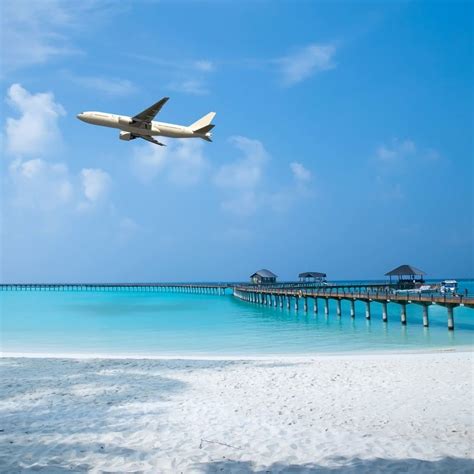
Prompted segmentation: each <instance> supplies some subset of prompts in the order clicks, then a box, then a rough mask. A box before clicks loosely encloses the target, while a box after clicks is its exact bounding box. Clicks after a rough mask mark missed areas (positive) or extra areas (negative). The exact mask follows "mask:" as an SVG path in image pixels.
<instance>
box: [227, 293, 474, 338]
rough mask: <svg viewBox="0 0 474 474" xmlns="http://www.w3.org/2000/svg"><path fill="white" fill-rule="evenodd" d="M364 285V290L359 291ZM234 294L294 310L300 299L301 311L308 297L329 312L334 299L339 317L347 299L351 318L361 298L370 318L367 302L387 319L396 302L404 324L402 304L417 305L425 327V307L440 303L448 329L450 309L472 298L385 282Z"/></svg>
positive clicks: (467, 303) (471, 303)
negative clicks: (375, 304) (391, 286)
mask: <svg viewBox="0 0 474 474" xmlns="http://www.w3.org/2000/svg"><path fill="white" fill-rule="evenodd" d="M361 288H364V289H365V291H361ZM234 296H236V297H237V298H240V299H242V300H244V301H247V302H250V303H257V304H263V305H269V306H275V307H277V306H279V307H280V308H283V307H284V306H286V307H287V308H288V309H290V308H291V303H292V301H293V303H294V308H295V310H298V309H299V303H300V301H303V305H304V306H303V307H304V311H305V312H307V311H308V300H309V299H310V300H313V310H314V312H315V313H317V312H318V299H322V300H323V301H324V312H325V313H326V314H328V313H329V300H335V301H336V311H337V315H338V316H341V313H342V311H341V301H343V300H347V301H349V302H350V315H351V317H355V302H356V301H362V302H364V303H365V316H366V318H367V319H370V318H371V306H370V305H371V303H372V302H379V303H381V304H382V320H383V321H384V322H387V321H388V310H387V305H388V303H397V304H399V305H400V308H401V311H400V321H401V323H402V324H403V325H406V323H407V317H406V306H407V305H408V304H418V305H421V306H422V308H423V325H424V326H425V327H428V326H429V314H428V308H429V306H431V305H436V304H437V305H440V306H444V307H446V309H447V313H448V329H449V330H453V329H454V308H456V307H458V306H465V307H467V308H474V298H473V297H469V296H464V295H446V294H444V295H441V294H437V293H430V294H424V293H396V292H394V291H393V290H390V289H389V288H388V285H380V287H378V286H377V285H375V286H374V285H372V288H370V289H369V288H368V287H366V286H365V285H361V286H360V287H359V288H357V285H355V286H354V285H350V288H349V285H339V286H338V285H335V286H324V287H319V288H306V289H304V288H299V289H298V288H293V289H288V288H277V287H275V288H266V287H255V286H254V287H250V286H236V287H234Z"/></svg>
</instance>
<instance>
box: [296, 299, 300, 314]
mask: <svg viewBox="0 0 474 474" xmlns="http://www.w3.org/2000/svg"><path fill="white" fill-rule="evenodd" d="M299 304H300V299H299V298H298V296H295V311H298V308H299Z"/></svg>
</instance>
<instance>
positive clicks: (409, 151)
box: [375, 139, 417, 163]
mask: <svg viewBox="0 0 474 474" xmlns="http://www.w3.org/2000/svg"><path fill="white" fill-rule="evenodd" d="M416 151H417V149H416V145H415V143H414V142H413V141H412V140H399V139H394V140H392V142H391V143H390V144H388V145H387V144H382V145H380V146H379V147H378V148H377V150H376V153H375V156H376V158H377V159H378V160H379V161H380V162H383V163H395V162H398V161H400V160H401V159H404V158H405V157H407V156H409V155H413V154H415V153H416Z"/></svg>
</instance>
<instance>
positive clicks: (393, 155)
mask: <svg viewBox="0 0 474 474" xmlns="http://www.w3.org/2000/svg"><path fill="white" fill-rule="evenodd" d="M439 159H440V154H439V153H438V151H436V150H434V149H433V148H425V147H423V146H420V145H418V144H416V143H415V142H414V141H413V140H411V139H408V138H407V139H399V138H394V139H392V140H391V141H390V142H388V143H382V144H380V145H379V146H378V147H377V148H376V149H375V153H374V157H373V158H372V159H371V161H372V162H373V163H375V167H374V170H375V171H376V173H377V174H376V176H375V183H376V190H375V192H376V194H377V196H379V197H381V198H383V199H390V200H400V199H404V198H405V197H406V193H407V191H408V188H406V187H405V180H406V177H407V176H408V175H409V174H410V173H411V172H412V171H413V170H414V169H415V168H416V167H422V166H426V165H427V163H426V162H432V161H436V160H439ZM415 172H418V170H417V171H415Z"/></svg>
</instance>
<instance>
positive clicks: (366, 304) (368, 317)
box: [365, 301, 370, 319]
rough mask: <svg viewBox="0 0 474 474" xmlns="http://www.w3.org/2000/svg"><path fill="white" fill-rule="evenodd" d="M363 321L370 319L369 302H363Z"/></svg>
mask: <svg viewBox="0 0 474 474" xmlns="http://www.w3.org/2000/svg"><path fill="white" fill-rule="evenodd" d="M365 319H370V301H366V302H365Z"/></svg>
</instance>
